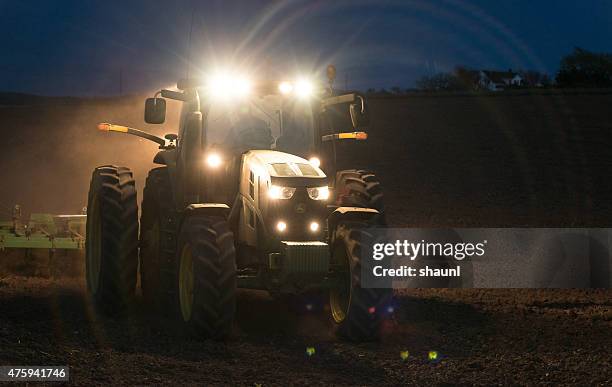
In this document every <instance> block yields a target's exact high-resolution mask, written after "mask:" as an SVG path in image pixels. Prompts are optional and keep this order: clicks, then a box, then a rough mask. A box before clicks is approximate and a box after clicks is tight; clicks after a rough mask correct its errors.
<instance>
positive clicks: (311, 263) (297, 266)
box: [281, 241, 329, 275]
mask: <svg viewBox="0 0 612 387" xmlns="http://www.w3.org/2000/svg"><path fill="white" fill-rule="evenodd" d="M282 244H283V246H284V248H285V252H284V253H285V254H284V259H283V262H282V269H281V270H282V271H283V272H284V274H285V275H289V274H299V273H304V274H307V273H312V274H314V273H327V271H328V269H329V246H328V245H327V243H323V242H286V241H283V242H282Z"/></svg>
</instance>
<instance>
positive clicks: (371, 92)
mask: <svg viewBox="0 0 612 387" xmlns="http://www.w3.org/2000/svg"><path fill="white" fill-rule="evenodd" d="M366 94H367V95H374V94H376V89H375V88H373V87H370V88H369V89H368V90H366Z"/></svg>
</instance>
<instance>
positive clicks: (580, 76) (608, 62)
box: [556, 47, 612, 87]
mask: <svg viewBox="0 0 612 387" xmlns="http://www.w3.org/2000/svg"><path fill="white" fill-rule="evenodd" d="M556 81H557V84H558V85H559V86H560V87H612V54H608V53H594V52H590V51H587V50H584V49H582V48H578V47H576V48H575V49H574V51H573V52H572V53H571V54H569V55H566V56H565V57H563V58H562V59H561V66H560V68H559V72H558V73H557V77H556Z"/></svg>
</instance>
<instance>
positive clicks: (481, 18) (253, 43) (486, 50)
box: [0, 0, 612, 95]
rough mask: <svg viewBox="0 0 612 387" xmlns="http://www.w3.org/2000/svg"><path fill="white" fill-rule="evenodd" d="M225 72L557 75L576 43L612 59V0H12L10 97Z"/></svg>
mask: <svg viewBox="0 0 612 387" xmlns="http://www.w3.org/2000/svg"><path fill="white" fill-rule="evenodd" d="M192 13H193V20H194V23H193V32H192V44H191V47H192V49H191V52H192V55H191V66H192V67H191V70H190V71H191V72H192V73H195V72H198V71H206V70H208V69H211V68H213V67H217V66H233V67H238V68H246V69H249V70H250V71H253V72H255V73H256V74H258V76H262V77H263V76H268V77H270V76H275V75H278V74H281V73H290V74H293V73H303V74H316V73H317V72H318V71H319V72H320V71H321V70H322V69H324V68H325V66H326V65H327V64H328V63H335V64H336V66H337V67H338V78H339V81H340V82H341V84H342V85H343V84H344V81H345V77H346V76H347V75H348V81H349V86H350V87H354V88H367V87H390V86H394V85H398V86H401V87H411V86H413V85H414V81H415V79H418V78H419V77H420V76H422V75H424V74H432V73H435V72H438V71H446V70H450V69H452V68H453V67H454V66H455V65H458V64H463V65H468V66H471V67H476V68H491V69H493V68H498V69H508V68H512V69H532V70H539V71H543V72H548V73H549V74H551V75H552V74H554V72H555V71H556V70H557V68H558V64H559V59H560V58H561V56H563V55H564V54H566V53H569V52H570V51H571V50H572V49H573V47H574V46H580V47H583V48H586V49H589V50H593V51H608V52H612V1H588V0H585V1H564V0H550V1H544V0H542V1H536V0H514V1H502V0H499V1H497V0H496V1H488V0H483V1H467V0H444V1H442V0H440V1H425V0H406V1H373V0H368V1H366V0H352V1H287V2H276V1H258V0H251V1H241V2H238V1H236V2H232V1H196V0H189V1H181V0H172V1H169V0H164V1H144V0H142V1H129V0H123V1H116V0H105V1H87V0H80V1H79V0H75V1H70V0H65V1H61V0H55V1H42V0H41V1H19V0H9V1H4V0H0V44H1V47H2V48H3V54H2V55H1V56H0V90H2V91H20V92H29V93H38V94H47V95H111V94H117V93H118V92H119V83H120V82H119V79H120V74H122V79H123V82H122V87H123V92H124V93H132V92H142V91H151V90H153V89H155V88H158V87H161V86H169V85H171V84H172V83H175V82H176V80H177V79H178V78H179V77H182V76H184V75H185V73H186V71H187V66H188V63H189V62H190V60H189V59H190V55H189V51H190V50H189V49H188V47H189V45H188V35H189V30H190V22H191V19H192Z"/></svg>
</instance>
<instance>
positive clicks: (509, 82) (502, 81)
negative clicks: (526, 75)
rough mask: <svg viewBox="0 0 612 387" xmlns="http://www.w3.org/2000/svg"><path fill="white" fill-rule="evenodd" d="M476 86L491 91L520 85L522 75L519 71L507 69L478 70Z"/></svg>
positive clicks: (522, 81) (522, 82) (521, 83)
mask: <svg viewBox="0 0 612 387" xmlns="http://www.w3.org/2000/svg"><path fill="white" fill-rule="evenodd" d="M477 83H478V87H479V88H481V89H487V90H491V91H500V90H504V89H507V88H508V87H512V86H522V85H523V84H524V80H523V77H521V75H520V74H519V73H516V72H513V71H512V70H508V71H489V70H480V71H478V79H477Z"/></svg>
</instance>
